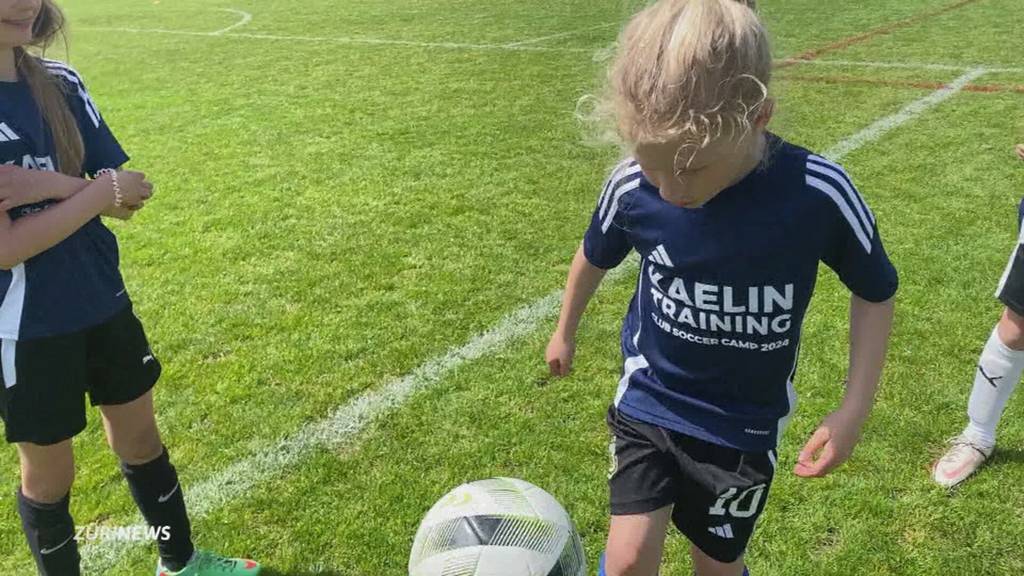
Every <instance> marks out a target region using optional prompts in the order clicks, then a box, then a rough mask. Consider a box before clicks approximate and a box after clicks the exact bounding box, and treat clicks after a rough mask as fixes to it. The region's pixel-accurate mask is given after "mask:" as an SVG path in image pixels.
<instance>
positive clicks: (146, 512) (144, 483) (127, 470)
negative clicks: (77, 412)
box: [100, 392, 194, 571]
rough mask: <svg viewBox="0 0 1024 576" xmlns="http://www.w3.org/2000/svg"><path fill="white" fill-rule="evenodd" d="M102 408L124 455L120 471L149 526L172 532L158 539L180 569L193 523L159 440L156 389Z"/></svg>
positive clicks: (110, 437)
mask: <svg viewBox="0 0 1024 576" xmlns="http://www.w3.org/2000/svg"><path fill="white" fill-rule="evenodd" d="M100 410H101V411H102V413H103V426H104V428H105V429H106V432H107V441H108V442H109V443H110V447H111V448H112V449H113V450H114V453H116V454H117V456H118V458H120V459H121V471H122V473H123V474H124V477H125V480H127V481H128V488H129V489H130V490H131V493H132V497H133V498H134V499H135V503H136V504H137V505H138V507H139V510H140V511H141V512H142V515H143V517H145V519H146V522H147V523H149V525H150V526H153V527H154V528H158V529H166V530H167V532H169V534H168V538H167V539H166V540H163V539H159V540H157V545H158V547H159V549H160V558H161V559H162V561H163V565H164V566H165V567H167V568H168V569H170V570H172V571H173V570H181V569H182V568H184V567H185V565H186V564H188V561H189V559H191V558H192V553H193V552H194V548H193V546H192V533H191V526H190V524H189V519H188V513H187V512H186V510H185V499H184V497H183V496H182V490H181V486H180V485H179V484H178V474H177V472H176V471H175V469H174V466H172V465H171V462H170V459H169V457H168V455H167V450H166V449H165V448H164V446H163V444H162V443H161V442H160V434H159V432H158V431H157V427H156V420H155V418H154V416H153V394H152V392H146V393H145V394H143V395H142V397H140V398H138V399H136V400H133V401H131V402H129V403H127V404H120V405H112V406H101V407H100ZM165 527H166V528H165Z"/></svg>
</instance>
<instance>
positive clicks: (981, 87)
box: [779, 74, 1024, 94]
mask: <svg viewBox="0 0 1024 576" xmlns="http://www.w3.org/2000/svg"><path fill="white" fill-rule="evenodd" d="M779 80H782V81H786V80H790V81H794V82H820V83H824V84H866V85H870V86H892V87H896V88H918V89H921V90H939V89H941V88H945V87H946V86H947V84H946V83H944V82H923V81H915V80H880V79H878V78H857V77H854V76H802V75H797V74H785V75H783V76H782V77H780V78H779ZM964 91H965V92H978V93H982V94H996V93H1000V92H1013V93H1017V94H1024V86H1006V85H1000V84H968V85H967V86H965V87H964Z"/></svg>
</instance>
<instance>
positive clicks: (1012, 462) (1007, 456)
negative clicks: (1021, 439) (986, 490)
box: [985, 446, 1024, 468]
mask: <svg viewBox="0 0 1024 576" xmlns="http://www.w3.org/2000/svg"><path fill="white" fill-rule="evenodd" d="M985 465H986V466H989V467H992V468H998V467H1000V466H1020V467H1024V449H1021V448H1000V447H998V446H997V447H996V451H995V452H994V453H993V454H992V456H991V457H990V458H989V459H988V462H986V463H985Z"/></svg>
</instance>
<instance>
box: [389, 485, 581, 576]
mask: <svg viewBox="0 0 1024 576" xmlns="http://www.w3.org/2000/svg"><path fill="white" fill-rule="evenodd" d="M586 571H587V568H586V561H585V560H584V558H583V545H582V543H581V542H580V537H579V535H578V534H577V533H576V527H575V526H573V523H572V520H571V519H570V518H569V514H567V513H566V511H565V508H562V505H561V504H559V503H558V501H557V500H555V499H554V497H552V496H551V495H550V494H548V493H547V492H545V491H543V490H541V489H540V488H538V487H536V486H534V485H533V484H530V483H529V482H524V481H522V480H516V479H513V478H492V479H490V480H481V481H479V482H471V483H469V484H463V485H462V486H459V487H458V488H456V489H455V490H452V491H451V492H449V493H448V494H447V495H445V496H444V497H443V498H441V500H439V501H438V502H437V504H434V507H433V508H431V509H430V511H429V512H427V516H426V517H425V518H424V519H423V522H422V523H420V528H419V531H417V532H416V540H415V541H414V542H413V546H412V554H411V555H410V557H409V576H586Z"/></svg>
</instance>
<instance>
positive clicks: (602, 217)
mask: <svg viewBox="0 0 1024 576" xmlns="http://www.w3.org/2000/svg"><path fill="white" fill-rule="evenodd" d="M771 70H772V56H771V50H770V48H769V43H768V38H767V34H766V32H765V30H764V28H763V26H762V24H761V22H760V21H759V19H758V16H757V14H756V13H755V11H754V2H753V1H748V2H740V1H737V0H660V1H659V2H657V3H655V4H653V5H651V6H649V7H648V8H647V9H645V10H643V11H642V12H640V13H639V14H637V15H636V16H635V17H634V18H633V19H632V21H631V22H630V23H629V24H628V26H627V27H626V29H625V31H624V32H623V33H622V36H621V37H620V40H619V51H618V55H617V58H616V61H615V63H614V65H613V67H612V69H611V73H610V78H609V80H610V82H609V84H610V87H609V91H608V96H607V97H606V99H605V104H606V106H604V107H603V108H602V109H605V110H608V111H609V112H611V113H612V115H613V116H614V119H615V122H616V127H617V131H618V134H619V135H620V136H621V137H622V139H623V140H624V141H625V142H626V144H628V146H629V147H630V149H631V150H632V153H633V154H632V157H630V158H627V159H626V160H625V161H623V162H622V163H621V164H619V165H618V166H617V167H616V168H615V170H614V171H613V172H612V175H611V177H610V178H609V179H608V181H607V183H606V184H605V187H604V190H603V193H602V194H601V196H600V199H599V201H598V205H597V207H596V209H595V211H594V215H593V218H592V221H591V224H590V227H589V229H588V230H587V231H586V234H585V236H584V240H583V244H582V246H581V247H580V249H579V251H578V252H577V253H576V256H575V258H574V260H573V262H572V266H571V270H570V272H569V279H568V283H567V287H566V292H565V297H564V300H563V304H562V313H561V316H560V318H559V322H558V327H557V329H556V331H555V333H554V335H553V336H552V338H551V342H550V344H549V345H548V349H547V354H546V359H547V362H548V364H549V366H550V368H551V371H552V373H554V374H556V375H565V374H567V373H568V372H569V370H570V368H571V366H572V359H573V354H574V351H575V334H576V331H577V327H578V325H579V322H580V318H581V316H582V315H583V311H584V309H585V308H586V306H587V303H588V301H589V300H590V298H591V296H592V295H593V294H594V291H595V290H596V289H597V287H598V285H599V284H600V282H601V280H602V278H603V277H604V275H605V272H606V271H607V270H608V269H611V268H614V267H616V266H618V265H619V264H620V263H622V261H623V260H624V259H625V258H626V256H627V254H628V253H629V252H630V251H631V250H636V251H637V252H638V253H639V255H640V257H641V260H640V271H639V275H638V278H637V279H636V293H635V294H634V296H633V299H632V301H631V303H630V305H629V309H628V312H627V314H626V317H625V321H624V325H623V328H622V335H621V346H622V352H623V357H624V365H623V371H622V376H621V380H620V381H619V385H618V390H617V392H616V394H615V399H614V403H613V405H612V406H611V407H610V408H609V411H608V416H607V422H608V426H609V428H610V429H611V432H612V435H613V437H614V438H613V445H612V454H613V458H614V460H615V462H614V467H613V472H612V475H611V477H610V480H609V488H610V499H611V514H612V517H611V526H610V530H609V535H608V544H607V550H606V555H605V556H604V557H602V566H601V572H600V573H601V574H607V575H608V576H625V575H628V576H654V575H655V574H656V573H657V571H658V567H659V565H660V563H661V558H662V552H663V546H664V540H665V536H666V531H667V528H668V524H669V522H672V523H673V524H675V526H676V527H678V528H679V530H680V531H682V533H683V534H684V535H686V537H687V538H688V539H689V540H690V541H691V543H692V544H693V546H692V549H691V555H692V558H693V563H694V568H695V571H696V573H697V575H698V576H740V575H741V574H746V573H747V571H746V566H745V564H744V561H743V554H744V552H745V550H746V547H747V544H748V542H749V540H750V537H751V535H752V533H753V531H754V526H755V523H756V521H757V518H758V517H759V516H760V514H761V512H762V511H763V510H764V506H765V503H766V501H767V499H768V491H769V488H770V486H771V483H772V478H773V476H774V474H775V469H776V465H777V462H778V456H777V454H776V451H775V450H776V444H777V442H778V439H779V437H780V435H781V434H782V431H783V429H784V427H785V424H786V422H787V420H788V419H789V418H790V416H791V415H792V413H793V411H794V409H795V407H796V394H795V392H794V389H793V378H794V375H795V373H796V365H797V356H798V351H799V347H800V332H801V325H802V323H803V319H804V314H805V312H806V310H807V306H808V304H809V302H810V299H811V295H812V293H813V291H814V284H815V280H816V277H817V270H818V263H819V262H825V264H826V265H828V266H829V267H830V268H832V269H833V270H835V272H836V273H837V274H838V275H839V278H840V279H841V280H842V282H843V283H844V284H845V285H846V286H847V287H848V288H849V289H850V291H851V293H852V295H851V302H850V365H849V372H848V375H847V377H848V381H847V384H846V391H845V396H844V399H843V401H842V404H841V406H840V407H839V408H838V409H837V410H836V411H835V412H833V413H832V414H830V415H829V416H827V417H826V418H825V419H824V421H823V422H822V424H821V426H820V427H819V428H818V429H817V430H816V431H815V432H814V434H813V436H812V437H811V438H810V440H809V441H808V442H807V444H806V445H805V447H804V448H803V450H802V451H801V452H800V455H799V458H798V461H797V464H796V467H795V473H796V474H798V475H800V476H805V477H820V476H824V475H826V474H828V473H829V472H831V471H832V470H833V469H835V468H836V467H837V466H839V465H840V464H842V463H843V462H844V461H845V460H846V459H847V458H849V456H850V454H851V453H852V451H853V448H854V445H855V444H856V443H857V441H858V439H859V437H860V432H861V428H862V426H863V424H864V422H865V420H866V419H867V417H868V414H869V412H870V410H871V407H872V405H873V402H874V396H875V391H876V389H877V387H878V382H879V379H880V377H881V372H882V366H883V364H884V359H885V352H886V347H887V343H888V338H889V332H890V328H891V324H892V318H893V297H894V295H895V293H896V289H897V275H896V271H895V269H894V268H893V266H892V264H891V263H890V261H889V258H888V257H887V256H886V253H885V249H884V248H883V246H882V241H881V237H880V235H879V231H878V227H877V226H876V222H875V217H874V215H873V214H872V212H871V210H870V209H869V208H868V206H867V204H866V203H865V202H864V199H863V198H862V197H861V196H860V194H859V193H858V192H857V189H856V188H855V187H854V185H853V183H852V182H851V180H850V178H849V176H848V175H847V174H846V172H844V170H843V169H842V168H841V167H839V166H838V165H836V164H835V163H833V162H831V161H829V160H828V159H826V158H823V157H821V156H818V155H816V154H814V153H811V152H809V151H807V150H805V149H803V148H799V147H797V146H794V145H792V144H789V143H787V142H785V141H783V140H781V139H780V138H778V137H777V136H775V135H773V134H771V133H769V132H767V131H766V126H767V124H768V122H769V120H770V119H771V116H772V111H773V102H772V100H771V99H770V97H769V92H768V84H769V81H770V76H771Z"/></svg>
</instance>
